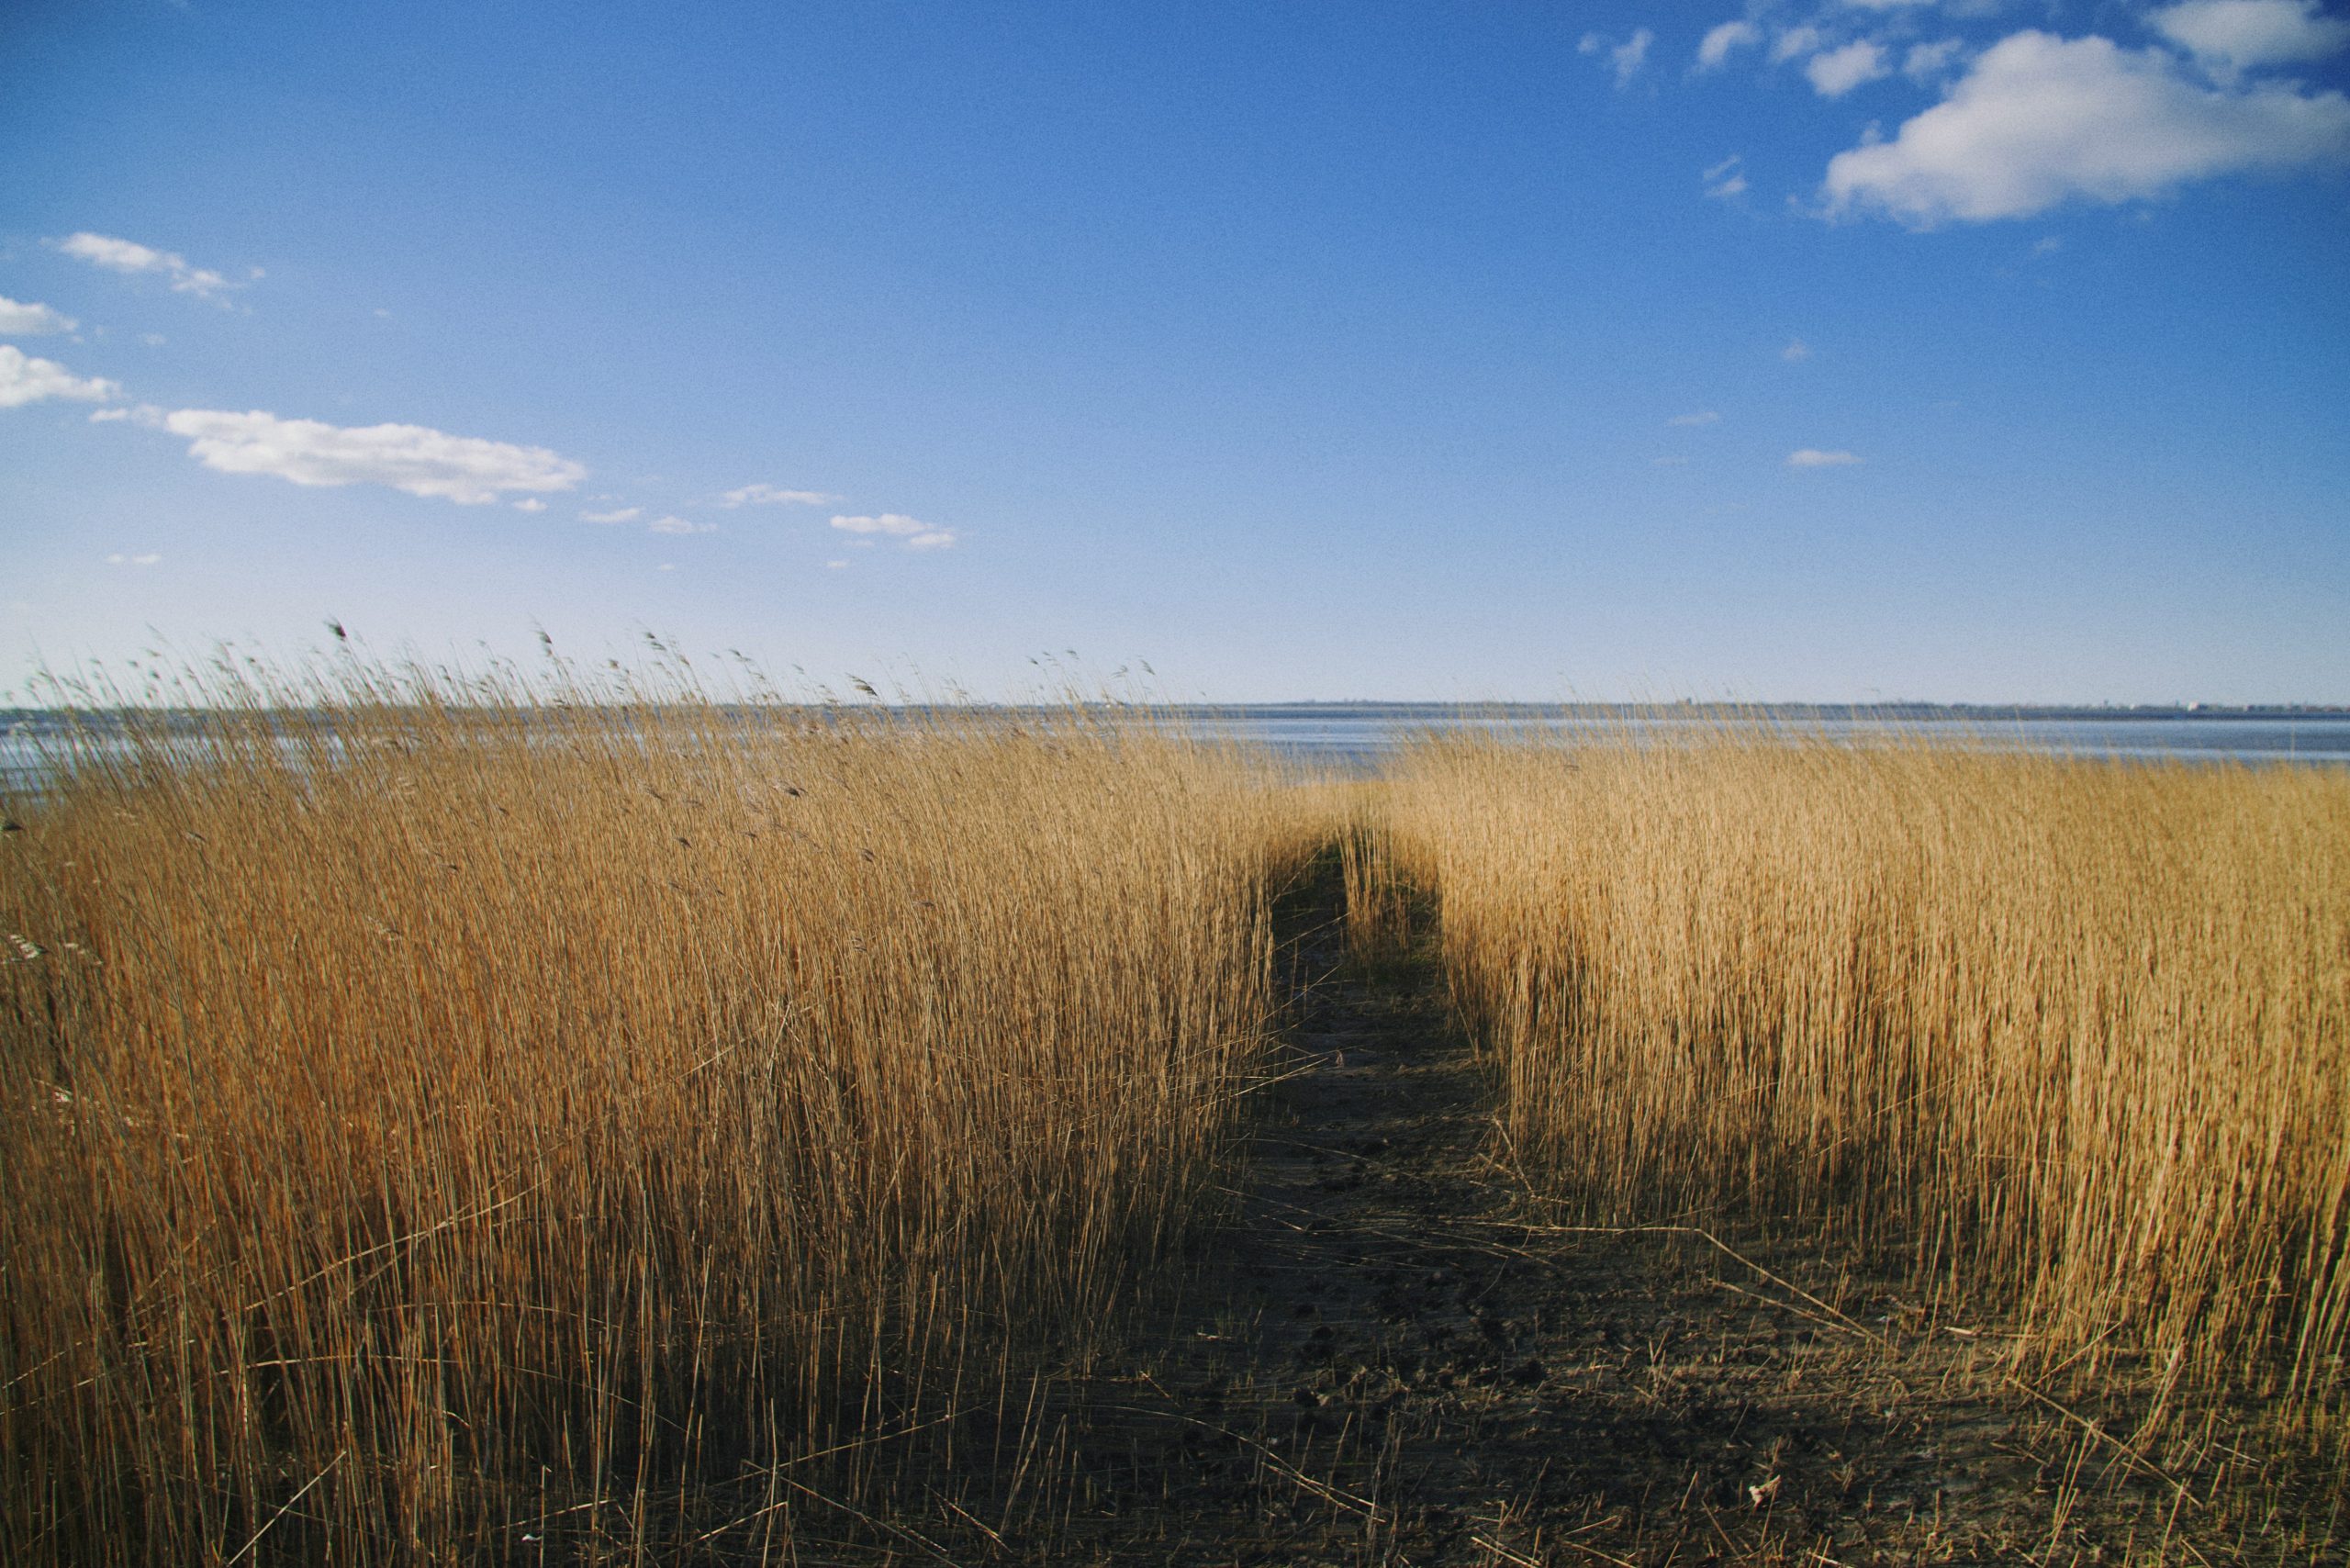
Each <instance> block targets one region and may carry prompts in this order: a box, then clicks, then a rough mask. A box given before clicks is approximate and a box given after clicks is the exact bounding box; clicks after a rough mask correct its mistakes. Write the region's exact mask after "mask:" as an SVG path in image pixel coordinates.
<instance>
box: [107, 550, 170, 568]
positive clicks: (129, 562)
mask: <svg viewBox="0 0 2350 1568" xmlns="http://www.w3.org/2000/svg"><path fill="white" fill-rule="evenodd" d="M160 560H162V556H161V555H158V554H154V553H153V552H149V553H148V554H144V555H126V554H122V553H121V552H120V551H117V552H116V553H115V554H111V555H109V556H107V557H106V565H107V566H153V565H154V564H155V563H156V562H158V561H160Z"/></svg>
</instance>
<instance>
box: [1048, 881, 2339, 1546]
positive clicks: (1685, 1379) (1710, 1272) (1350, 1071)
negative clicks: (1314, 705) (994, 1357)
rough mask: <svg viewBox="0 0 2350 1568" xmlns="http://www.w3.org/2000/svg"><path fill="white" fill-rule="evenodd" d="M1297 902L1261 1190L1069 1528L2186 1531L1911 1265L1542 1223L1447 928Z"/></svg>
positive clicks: (1119, 1422)
mask: <svg viewBox="0 0 2350 1568" xmlns="http://www.w3.org/2000/svg"><path fill="white" fill-rule="evenodd" d="M1288 926H1289V930H1290V932H1291V934H1292V941H1291V942H1290V944H1289V946H1288V949H1287V952H1288V962H1289V964H1290V969H1291V979H1292V985H1293V988H1294V994H1295V996H1296V997H1297V1002H1296V1011H1295V1021H1294V1025H1293V1027H1292V1029H1291V1031H1290V1032H1289V1035H1288V1038H1287V1040H1286V1043H1285V1045H1284V1046H1283V1047H1282V1059H1281V1060H1280V1061H1278V1062H1277V1063H1276V1064H1275V1070H1276V1073H1277V1081H1276V1082H1274V1083H1273V1085H1272V1086H1271V1087H1270V1088H1269V1089H1268V1090H1267V1091H1266V1101H1265V1103H1264V1105H1263V1108H1262V1111H1261V1114H1260V1117H1259V1125H1258V1128H1257V1132H1256V1135H1255V1141H1254V1147H1253V1149H1252V1155H1251V1159H1250V1160H1249V1162H1248V1176H1247V1182H1246V1185H1245V1188H1244V1189H1243V1190H1241V1191H1239V1192H1237V1193H1232V1194H1230V1197H1231V1201H1232V1202H1233V1204H1234V1207H1235V1212H1234V1215H1233V1216H1232V1219H1231V1222H1230V1224H1229V1225H1228V1226H1226V1227H1225V1228H1224V1229H1223V1230H1222V1231H1221V1232H1220V1233H1219V1234H1218V1235H1217V1237H1216V1238H1215V1240H1214V1243H1213V1250H1212V1253H1211V1255H1210V1256H1209V1257H1207V1258H1206V1259H1204V1260H1202V1262H1201V1265H1200V1267H1199V1269H1198V1271H1197V1272H1196V1274H1195V1275H1194V1276H1193V1278H1192V1282H1191V1283H1190V1286H1189V1288H1188V1290H1187V1291H1186V1292H1185V1293H1184V1294H1185V1299H1184V1300H1183V1301H1182V1302H1181V1304H1180V1308H1179V1310H1178V1312H1177V1313H1176V1315H1175V1317H1174V1320H1173V1322H1172V1325H1171V1326H1170V1327H1168V1328H1166V1329H1165V1330H1163V1331H1160V1332H1157V1333H1153V1334H1149V1335H1146V1336H1145V1337H1144V1338H1142V1340H1141V1341H1140V1342H1139V1343H1138V1344H1137V1346H1136V1348H1135V1349H1134V1350H1133V1352H1132V1353H1131V1355H1130V1357H1129V1358H1128V1359H1127V1360H1126V1361H1124V1362H1123V1363H1121V1364H1118V1365H1114V1366H1111V1367H1106V1368H1104V1369H1102V1372H1101V1373H1100V1375H1099V1376H1098V1377H1096V1378H1094V1379H1090V1380H1088V1385H1087V1386H1086V1387H1085V1388H1084V1389H1083V1390H1082V1391H1081V1394H1080V1398H1081V1401H1082V1403H1083V1404H1084V1405H1085V1406H1087V1407H1088V1409H1089V1411H1090V1415H1089V1417H1088V1428H1089V1429H1088V1431H1087V1434H1086V1436H1085V1437H1084V1439H1082V1441H1081V1443H1080V1450H1079V1451H1080V1455H1081V1459H1080V1463H1079V1466H1078V1475H1077V1481H1076V1484H1075V1486H1074V1488H1073V1494H1072V1495H1071V1497H1070V1499H1069V1505H1068V1511H1067V1513H1065V1514H1064V1516H1063V1518H1064V1529H1063V1531H1062V1550H1061V1551H1059V1552H1057V1553H1056V1555H1057V1557H1058V1558H1060V1559H1061V1560H1065V1561H1074V1562H1085V1561H1095V1562H1169V1563H1186V1564H1189V1563H1198V1564H1226V1563H1232V1564H1237V1563H1260V1562H1261V1563H1274V1562H1279V1563H1356V1564H1365V1563H1413V1564H1452V1563H1477V1564H1486V1565H1500V1564H1525V1563H1567V1562H1603V1563H1605V1562H1616V1563H1639V1564H1654V1563H1673V1562H1708V1561H1716V1562H1718V1561H1733V1562H1758V1563H1767V1562H1785V1563H1797V1562H1805V1563H1837V1562H1842V1563H1853V1564H1857V1563H1863V1562H2022V1561H2027V1560H2034V1561H2043V1562H2073V1561H2078V1562H2096V1561H2107V1562H2113V1561H2122V1560H2131V1561H2142V1560H2156V1559H2161V1560H2177V1561H2181V1562H2193V1561H2196V1560H2197V1559H2196V1557H2195V1556H2194V1555H2191V1554H2190V1553H2191V1549H2186V1550H2182V1551H2176V1552H2174V1551H2166V1550H2165V1543H2164V1542H2163V1540H2160V1539H2157V1538H2159V1537H2161V1536H2162V1535H2163V1533H2164V1530H2163V1518H2162V1514H2163V1507H2162V1505H2163V1503H2164V1501H2165V1495H2166V1494H2165V1492H2164V1490H2163V1488H2162V1487H2161V1486H2160V1485H2159V1484H2155V1483H2154V1482H2146V1483H2144V1484H2140V1485H2139V1486H2138V1488H2137V1495H2136V1498H2135V1501H2134V1503H2132V1506H2130V1507H2127V1508H2124V1509H2121V1511H2119V1512H2117V1511H2115V1508H2114V1506H2113V1505H2114V1504H2115V1502H2116V1501H2117V1500H2119V1501H2124V1502H2128V1501H2131V1499H2130V1498H2129V1497H2128V1496H2125V1495H2123V1494H2126V1493H2127V1492H2128V1490H2129V1485H2130V1483H2129V1482H2128V1481H2127V1479H2126V1477H2123V1478H2121V1479H2117V1471H2116V1466H2117V1464H2118V1463H2120V1462H2121V1461H2120V1459H2119V1456H2117V1455H2116V1454H2114V1453H2113V1452H2111V1451H2109V1449H2110V1446H2111V1445H2110V1444H2109V1443H2107V1442H2105V1441H2104V1440H2103V1439H2098V1438H2096V1437H2094V1436H2093V1435H2087V1434H2080V1433H2073V1432H2068V1431H2067V1430H2066V1424H2065V1421H2064V1419H2063V1418H2062V1417H2054V1416H2048V1415H2047V1414H2046V1413H2045V1412H2042V1413H2040V1414H2041V1415H2042V1417H2044V1418H2042V1419H2041V1420H2039V1421H2038V1422H2036V1423H2035V1422H2034V1421H2033V1420H2032V1419H2031V1416H2032V1414H2033V1413H2032V1412H2031V1410H2029V1409H2028V1408H2025V1407H2024V1402H2022V1401H2020V1400H2019V1399H2018V1398H2016V1397H2013V1396H2011V1395H2002V1394H2000V1393H1999V1392H1998V1391H1999V1389H2000V1387H2001V1385H2000V1382H1999V1378H1998V1376H1997V1372H1996V1371H1995V1370H1994V1368H1993V1366H1992V1363H1991V1361H1990V1359H1989V1356H1990V1350H1989V1348H1990V1346H1991V1344H1992V1341H1991V1340H1989V1339H1988V1338H1985V1337H1983V1336H1981V1335H1979V1334H1976V1335H1974V1336H1972V1337H1970V1335H1969V1334H1968V1333H1967V1332H1966V1331H1965V1330H1964V1327H1963V1326H1959V1325H1954V1324H1952V1323H1949V1322H1943V1323H1941V1324H1936V1323H1934V1322H1931V1321H1930V1320H1928V1319H1927V1318H1926V1317H1925V1315H1923V1314H1922V1313H1921V1312H1919V1310H1918V1309H1916V1308H1914V1307H1911V1306H1910V1305H1908V1304H1906V1303H1905V1302H1903V1301H1902V1300H1901V1299H1900V1296H1899V1294H1898V1293H1897V1292H1896V1291H1893V1290H1890V1289H1875V1288H1872V1287H1871V1286H1869V1285H1867V1284H1866V1283H1864V1282H1854V1281H1851V1280H1844V1281H1826V1280H1821V1279H1819V1278H1818V1262H1817V1260H1807V1259H1804V1258H1802V1257H1800V1256H1789V1257H1785V1258H1774V1257H1771V1256H1766V1255H1764V1254H1763V1253H1762V1251H1761V1250H1760V1249H1759V1247H1752V1248H1747V1249H1742V1250H1741V1251H1740V1253H1738V1254H1735V1255H1733V1254H1728V1253H1726V1252H1725V1251H1724V1250H1722V1249H1718V1248H1717V1247H1716V1246H1714V1245H1712V1244H1709V1243H1707V1241H1705V1240H1703V1239H1701V1238H1695V1237H1693V1236H1688V1235H1673V1234H1665V1235H1659V1234H1641V1235H1590V1234H1568V1233H1562V1232H1561V1231H1559V1230H1556V1229H1554V1228H1549V1227H1545V1226H1543V1225H1542V1223H1541V1215H1540V1212H1539V1207H1538V1206H1537V1205H1535V1204H1532V1203H1531V1202H1530V1200H1529V1199H1528V1198H1527V1195H1526V1194H1525V1193H1524V1192H1523V1190H1522V1189H1521V1188H1520V1187H1519V1186H1518V1184H1517V1183H1516V1182H1513V1181H1512V1180H1511V1178H1510V1177H1509V1175H1508V1173H1507V1172H1506V1171H1505V1170H1503V1169H1502V1168H1501V1167H1500V1166H1498V1165H1497V1164H1496V1162H1495V1160H1494V1153H1493V1147H1492V1138H1493V1122H1492V1109H1493V1104H1492V1096H1491V1088H1490V1085H1489V1083H1488V1081H1486V1079H1485V1077H1484V1075H1483V1072H1482V1071H1481V1070H1480V1069H1479V1066H1478V1064H1477V1062H1476V1061H1475V1059H1474V1057H1473V1055H1472V1050H1471V1048H1470V1047H1469V1045H1468V1042H1467V1041H1465V1040H1464V1039H1463V1038H1462V1037H1461V1036H1460V1034H1459V1033H1458V1031H1457V1030H1456V1029H1455V1028H1454V1027H1453V1026H1452V1025H1451V1023H1450V1021H1449V1018H1448V1016H1447V1012H1446V1008H1445V1005H1444V1002H1443V995H1442V989H1441V984H1440V980H1439V978H1438V974H1437V972H1436V963H1435V959H1434V957H1433V954H1432V952H1431V951H1430V950H1428V948H1427V946H1425V945H1424V946H1422V947H1421V948H1420V949H1419V950H1417V951H1416V952H1414V953H1412V954H1410V955H1406V956H1404V957H1402V958H1397V959H1395V960H1394V961H1393V962H1392V963H1390V964H1387V965H1384V966H1382V967H1380V968H1377V969H1372V970H1369V971H1366V969H1363V968H1361V967H1360V966H1353V965H1349V964H1348V963H1347V962H1345V951H1344V941H1343V935H1342V933H1341V930H1340V925H1339V923H1338V911H1337V907H1336V901H1335V893H1334V891H1333V890H1332V889H1330V888H1328V887H1326V886H1324V887H1320V888H1317V889H1315V890H1309V895H1308V896H1307V897H1306V898H1305V899H1304V906H1303V907H1302V908H1301V909H1293V910H1292V912H1291V918H1290V920H1289V922H1288ZM1807 1268H1808V1271H1809V1272H1808V1275H1807V1274H1806V1272H1805V1271H1806V1270H1807ZM1806 1278H1808V1279H1809V1284H1808V1285H1804V1284H1801V1283H1799V1282H1800V1281H1803V1280H1804V1279H1806ZM1953 1330H1956V1331H1953ZM1986 1389H1987V1390H1990V1391H1992V1392H1990V1393H1988V1394H1986V1393H1983V1392H1980V1391H1983V1390H1986ZM2100 1483H2101V1484H2103V1486H2104V1491H2103V1492H2102V1493H2101V1494H2099V1495H2101V1496H2102V1498H2103V1502H2102V1503H2101V1504H2099V1503H2095V1502H2092V1503H2091V1504H2090V1505H2089V1506H2084V1498H2085V1497H2087V1496H2088V1495H2089V1493H2090V1489H2091V1487H2092V1485H2093V1484H2100ZM2117 1486H2120V1487H2121V1491H2120V1492H2117V1491H2116V1487H2117ZM2169 1511H2170V1512H2171V1514H2172V1515H2173V1516H2174V1518H2175V1516H2176V1515H2177V1500H2176V1498H2175V1497H2173V1498H2170V1500H2169ZM2149 1521H2151V1522H2149ZM2104 1541H2109V1542H2110V1544H2111V1546H2112V1547H2113V1548H2115V1549H2116V1551H2115V1553H2114V1554H2113V1555H2110V1556H2109V1555H2105V1554H2104V1553H2103V1552H2100V1551H2097V1550H2096V1548H2097V1546H2098V1544H2099V1543H2100V1542H2104ZM2262 1555H2263V1556H2267V1555H2268V1554H2267V1553H2263V1554H2262ZM2282 1557H2283V1554H2278V1557H2277V1559H2272V1560H2282ZM2296 1560H2302V1561H2306V1560H2307V1559H2306V1558H2301V1559H2296Z"/></svg>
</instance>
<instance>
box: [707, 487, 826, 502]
mask: <svg viewBox="0 0 2350 1568" xmlns="http://www.w3.org/2000/svg"><path fill="white" fill-rule="evenodd" d="M839 499H840V497H838V496H828V495H826V494H825V493H824V492H823V491H822V490H779V489H778V488H776V487H774V486H773V485H745V486H744V487H742V488H741V489H739V490H729V491H727V492H726V494H725V495H724V496H723V497H722V498H720V500H719V505H721V506H727V507H821V506H823V505H826V504H827V503H829V502H832V501H836V500H839Z"/></svg>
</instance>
